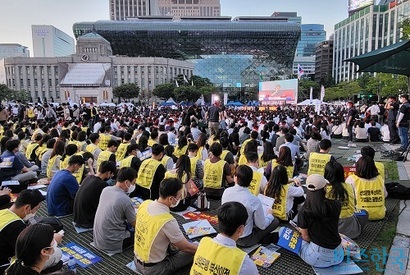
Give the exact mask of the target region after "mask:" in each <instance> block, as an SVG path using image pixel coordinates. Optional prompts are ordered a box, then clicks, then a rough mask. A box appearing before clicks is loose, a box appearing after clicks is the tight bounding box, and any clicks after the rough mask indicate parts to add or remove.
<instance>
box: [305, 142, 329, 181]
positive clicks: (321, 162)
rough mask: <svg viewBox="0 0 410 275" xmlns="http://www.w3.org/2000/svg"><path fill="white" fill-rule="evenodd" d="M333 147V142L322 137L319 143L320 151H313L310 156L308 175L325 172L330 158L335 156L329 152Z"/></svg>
mask: <svg viewBox="0 0 410 275" xmlns="http://www.w3.org/2000/svg"><path fill="white" fill-rule="evenodd" d="M331 148H332V142H331V141H330V140H328V139H322V140H321V141H320V143H319V150H320V151H319V153H316V152H312V153H310V156H309V168H308V173H307V174H308V176H310V175H312V174H319V175H322V176H323V175H324V174H325V166H326V164H327V163H328V162H329V161H330V160H335V158H334V157H333V156H332V155H331V154H329V152H330V149H331Z"/></svg>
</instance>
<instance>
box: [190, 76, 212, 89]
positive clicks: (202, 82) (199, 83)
mask: <svg viewBox="0 0 410 275" xmlns="http://www.w3.org/2000/svg"><path fill="white" fill-rule="evenodd" d="M192 84H194V86H195V87H197V88H201V87H205V86H213V85H212V82H211V80H209V78H206V77H200V76H199V75H193V76H191V78H190V79H189V85H192Z"/></svg>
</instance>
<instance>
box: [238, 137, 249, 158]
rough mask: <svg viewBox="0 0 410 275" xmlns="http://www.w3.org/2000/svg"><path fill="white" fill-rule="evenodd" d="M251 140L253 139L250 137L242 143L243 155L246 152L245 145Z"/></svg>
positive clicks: (241, 151)
mask: <svg viewBox="0 0 410 275" xmlns="http://www.w3.org/2000/svg"><path fill="white" fill-rule="evenodd" d="M251 140H252V139H251V138H248V139H247V140H245V141H244V142H243V143H242V145H241V150H239V152H240V154H241V156H242V155H243V154H244V152H245V146H246V144H247V143H248V142H249V141H251Z"/></svg>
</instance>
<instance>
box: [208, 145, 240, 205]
mask: <svg viewBox="0 0 410 275" xmlns="http://www.w3.org/2000/svg"><path fill="white" fill-rule="evenodd" d="M221 154H222V145H221V144H220V143H218V142H215V143H213V144H212V145H211V147H210V148H209V158H208V159H207V160H206V161H205V164H204V189H205V192H206V194H207V196H210V197H215V198H220V197H221V196H222V193H223V192H224V190H225V187H228V186H232V185H233V184H234V181H233V177H232V171H231V168H230V167H229V164H228V163H226V161H224V160H221V158H220V156H221Z"/></svg>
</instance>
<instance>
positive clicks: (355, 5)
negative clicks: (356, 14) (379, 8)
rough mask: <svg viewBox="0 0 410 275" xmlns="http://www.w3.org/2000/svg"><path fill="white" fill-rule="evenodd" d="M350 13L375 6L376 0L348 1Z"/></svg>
mask: <svg viewBox="0 0 410 275" xmlns="http://www.w3.org/2000/svg"><path fill="white" fill-rule="evenodd" d="M348 1H349V2H348V3H349V12H352V11H356V10H360V9H363V8H365V7H367V6H370V5H373V3H374V0H348Z"/></svg>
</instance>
